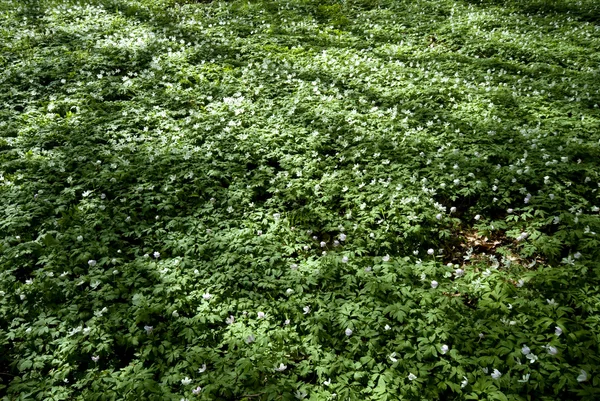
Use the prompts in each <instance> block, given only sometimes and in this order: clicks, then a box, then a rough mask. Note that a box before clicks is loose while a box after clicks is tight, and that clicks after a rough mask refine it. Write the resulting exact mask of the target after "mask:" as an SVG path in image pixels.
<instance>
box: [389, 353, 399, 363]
mask: <svg viewBox="0 0 600 401" xmlns="http://www.w3.org/2000/svg"><path fill="white" fill-rule="evenodd" d="M389 358H390V361H392V362H393V363H395V362H398V359H396V353H395V352H392V354H391V355H390V356H389Z"/></svg>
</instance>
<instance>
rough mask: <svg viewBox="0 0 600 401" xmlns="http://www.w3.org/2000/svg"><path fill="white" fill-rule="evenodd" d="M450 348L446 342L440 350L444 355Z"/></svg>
mask: <svg viewBox="0 0 600 401" xmlns="http://www.w3.org/2000/svg"><path fill="white" fill-rule="evenodd" d="M449 349H450V348H449V347H448V346H447V345H446V344H444V345H442V347H441V348H440V352H441V353H442V355H443V354H445V353H446V352H448V350H449Z"/></svg>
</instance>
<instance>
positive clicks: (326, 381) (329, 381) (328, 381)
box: [323, 379, 331, 386]
mask: <svg viewBox="0 0 600 401" xmlns="http://www.w3.org/2000/svg"><path fill="white" fill-rule="evenodd" d="M323 384H324V385H325V386H329V385H330V384H331V379H327V380H325V381H324V382H323Z"/></svg>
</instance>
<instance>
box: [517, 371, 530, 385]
mask: <svg viewBox="0 0 600 401" xmlns="http://www.w3.org/2000/svg"><path fill="white" fill-rule="evenodd" d="M529 376H530V375H529V373H527V374H526V375H523V378H522V379H521V380H517V381H518V382H519V383H527V382H528V381H529Z"/></svg>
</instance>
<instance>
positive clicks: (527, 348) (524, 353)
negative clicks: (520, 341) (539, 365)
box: [521, 345, 531, 355]
mask: <svg viewBox="0 0 600 401" xmlns="http://www.w3.org/2000/svg"><path fill="white" fill-rule="evenodd" d="M521 352H522V353H523V355H527V354H529V353H530V352H531V349H530V348H529V347H528V346H527V345H523V347H522V348H521Z"/></svg>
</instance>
